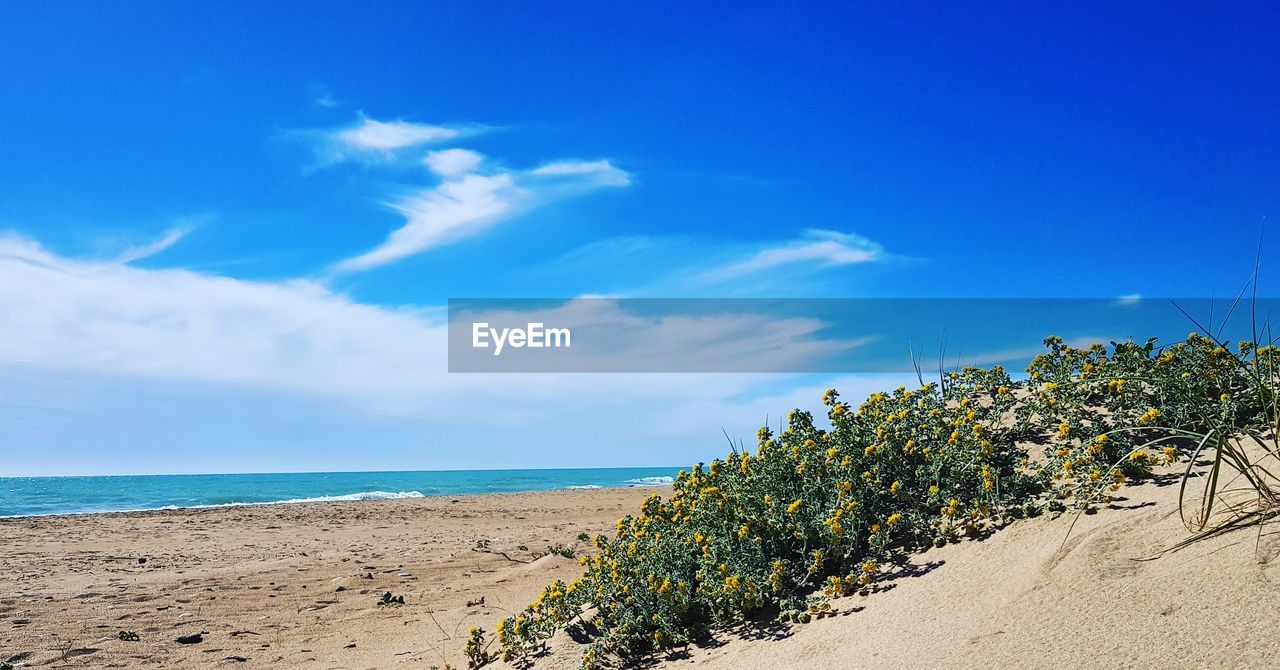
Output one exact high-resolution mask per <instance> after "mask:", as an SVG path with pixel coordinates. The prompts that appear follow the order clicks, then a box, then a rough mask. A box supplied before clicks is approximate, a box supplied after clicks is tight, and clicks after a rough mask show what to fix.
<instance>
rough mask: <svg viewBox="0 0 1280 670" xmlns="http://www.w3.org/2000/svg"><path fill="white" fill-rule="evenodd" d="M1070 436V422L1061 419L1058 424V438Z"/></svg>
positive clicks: (1063, 438)
mask: <svg viewBox="0 0 1280 670" xmlns="http://www.w3.org/2000/svg"><path fill="white" fill-rule="evenodd" d="M1070 436H1071V424H1069V423H1067V422H1066V421H1063V422H1062V423H1060V424H1058V439H1059V440H1065V439H1067V438H1068V437H1070Z"/></svg>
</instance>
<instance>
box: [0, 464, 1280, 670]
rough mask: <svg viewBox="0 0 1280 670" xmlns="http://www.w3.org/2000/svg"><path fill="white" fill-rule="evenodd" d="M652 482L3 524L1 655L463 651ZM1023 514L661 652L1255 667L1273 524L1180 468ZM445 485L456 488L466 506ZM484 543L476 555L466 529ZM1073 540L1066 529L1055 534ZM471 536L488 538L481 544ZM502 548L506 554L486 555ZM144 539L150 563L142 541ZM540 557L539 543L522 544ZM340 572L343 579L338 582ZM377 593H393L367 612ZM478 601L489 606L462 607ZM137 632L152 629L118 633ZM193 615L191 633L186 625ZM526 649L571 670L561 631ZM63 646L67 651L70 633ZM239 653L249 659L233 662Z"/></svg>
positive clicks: (686, 662) (702, 663) (562, 573)
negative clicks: (1240, 518) (788, 615)
mask: <svg viewBox="0 0 1280 670" xmlns="http://www.w3.org/2000/svg"><path fill="white" fill-rule="evenodd" d="M653 491H654V490H653V489H601V490H587V491H556V492H546V493H528V494H511V495H491V496H465V497H459V498H454V499H450V498H432V499H414V500H393V501H379V502H355V503H315V504H297V505H276V506H261V507H237V508H220V509H207V510H186V511H169V512H145V513H130V514H113V515H95V516H82V517H57V518H35V519H16V520H13V519H11V520H3V521H0V594H2V595H0V640H3V644H2V646H0V659H2V658H5V657H8V656H13V655H18V656H19V657H20V658H19V660H20V661H21V662H23V663H27V664H31V665H33V666H48V667H143V668H149V667H170V668H185V667H292V668H394V667H410V668H429V667H431V666H432V665H433V664H443V663H444V662H445V661H448V662H450V663H452V664H453V665H454V666H455V667H463V668H465V667H466V664H465V660H464V659H463V658H462V657H461V653H460V651H461V647H462V645H463V643H464V638H465V636H466V632H467V629H468V628H469V627H471V626H474V625H478V626H484V627H485V628H487V629H489V630H492V629H493V624H494V623H495V622H496V621H497V620H498V619H499V618H501V617H502V616H504V615H505V614H506V612H507V611H514V610H517V609H519V608H520V607H522V606H523V605H525V604H527V603H528V602H529V601H530V600H531V599H533V598H534V597H536V595H537V594H538V592H539V591H540V590H541V588H542V586H544V585H545V584H546V583H547V582H548V581H550V580H552V579H555V578H557V577H559V578H572V577H573V576H576V574H577V573H578V570H579V568H578V566H577V565H576V563H575V562H574V561H572V560H570V559H567V558H562V557H559V556H548V557H543V558H540V559H537V560H532V556H531V553H530V552H529V551H527V550H521V549H518V548H517V547H519V546H520V545H525V546H527V547H528V548H529V549H530V550H534V551H545V550H546V547H547V545H554V544H564V545H566V546H571V547H575V548H576V549H578V550H590V545H589V543H584V542H578V541H577V540H576V538H577V536H578V534H579V533H584V532H585V533H587V534H589V535H593V534H595V533H597V532H609V531H611V529H612V526H613V522H614V520H615V519H616V518H617V517H618V516H620V515H622V514H625V513H628V512H631V511H633V510H634V509H636V507H637V506H638V504H639V502H640V501H641V499H642V498H643V497H644V496H646V495H648V494H650V493H652V492H653ZM1122 496H1123V499H1121V500H1118V501H1117V502H1116V503H1115V504H1114V505H1113V506H1112V507H1111V508H1104V509H1102V510H1101V511H1100V512H1099V513H1097V514H1093V515H1085V516H1080V517H1078V519H1077V520H1076V523H1075V528H1074V529H1073V530H1072V532H1071V534H1070V536H1068V534H1067V532H1068V528H1069V527H1070V526H1071V524H1072V521H1073V519H1076V517H1075V516H1074V515H1064V516H1059V517H1057V518H1052V517H1049V516H1045V517H1040V518H1036V519H1029V520H1023V521H1017V522H1014V523H1013V524H1012V525H1010V526H1009V527H1007V528H1005V529H1003V530H1000V531H998V532H995V533H994V534H992V535H991V536H990V537H987V538H985V539H982V540H966V541H962V542H960V543H957V544H952V545H948V546H946V547H942V548H937V549H931V550H929V551H927V552H924V553H922V554H918V555H916V556H914V557H912V558H911V560H910V561H909V562H908V563H906V564H905V565H902V566H897V567H894V568H893V569H892V571H891V574H890V577H889V579H888V580H886V581H885V582H883V583H881V584H880V585H879V586H878V587H877V589H876V592H874V593H870V594H868V595H855V596H851V597H846V598H840V599H837V600H835V601H833V604H834V606H835V610H836V611H837V612H838V614H837V615H836V616H833V617H830V618H825V619H819V620H816V621H814V622H812V623H810V624H807V625H802V626H794V627H790V628H786V627H782V626H777V625H770V624H759V625H754V626H748V627H745V628H743V629H741V630H736V631H729V632H723V633H720V634H717V636H716V637H715V639H713V640H711V641H708V642H707V643H705V644H703V645H700V646H696V647H692V648H690V649H688V650H685V651H681V652H678V653H675V654H671V655H665V656H661V657H658V658H653V659H647V661H646V664H651V663H656V664H657V665H659V666H660V667H699V668H717V669H718V668H724V669H726V670H727V669H730V668H732V669H734V670H744V669H745V670H754V669H762V670H763V669H765V668H878V669H884V668H1050V667H1053V668H1062V667H1070V668H1266V667H1276V663H1277V661H1276V659H1277V658H1280V632H1277V629H1276V622H1277V621H1280V595H1277V594H1280V569H1277V568H1276V567H1275V566H1276V563H1280V558H1277V556H1276V555H1277V553H1280V537H1278V535H1277V533H1275V532H1274V531H1268V532H1266V533H1265V534H1264V536H1263V537H1262V540H1261V547H1262V556H1263V557H1265V558H1269V559H1271V560H1272V562H1271V563H1266V564H1260V563H1259V562H1258V556H1257V555H1256V553H1255V545H1256V544H1257V542H1258V535H1257V533H1256V532H1241V533H1235V534H1232V535H1229V536H1226V537H1222V538H1217V539H1214V540H1210V541H1207V542H1204V543H1202V544H1198V545H1195V546H1192V547H1190V548H1188V549H1185V550H1183V551H1180V552H1176V553H1171V554H1165V555H1164V556H1162V557H1160V558H1157V559H1155V560H1139V559H1143V558H1148V557H1151V556H1153V555H1155V554H1157V553H1158V552H1159V551H1160V550H1161V549H1164V548H1167V547H1169V546H1171V545H1172V544H1174V543H1176V542H1177V541H1179V540H1181V539H1182V538H1184V537H1185V536H1186V531H1185V530H1184V529H1183V527H1182V525H1181V523H1180V522H1179V520H1178V519H1177V517H1176V515H1175V512H1176V499H1177V486H1176V485H1169V484H1168V483H1167V482H1166V484H1165V485H1163V486H1159V485H1156V484H1154V483H1146V484H1143V485H1139V486H1133V487H1129V488H1126V489H1125V490H1124V491H1123V492H1122ZM455 500H456V502H455ZM482 540H488V542H489V545H488V549H487V550H481V551H477V542H480V541H482ZM1064 541H1065V544H1064ZM481 549H483V548H481ZM499 551H501V552H506V553H507V554H508V556H509V558H506V557H503V556H502V555H499V554H498V553H496V552H499ZM141 558H145V559H146V563H140V562H139V559H141ZM530 561H531V562H530ZM339 589H342V590H339ZM386 591H391V592H393V593H395V594H397V595H400V594H402V595H404V596H405V601H406V604H405V605H404V606H402V607H379V606H378V605H377V604H376V602H377V599H378V596H379V595H381V594H382V593H384V592H386ZM481 596H483V597H484V598H485V603H484V605H468V604H467V603H468V601H472V600H475V599H478V598H480V597H481ZM122 630H124V631H135V632H137V633H138V635H139V636H140V638H141V640H140V641H137V642H126V641H121V640H119V639H117V638H116V634H117V633H118V632H119V631H122ZM194 633H203V641H202V642H200V643H197V644H188V645H183V644H179V643H177V642H175V639H176V638H177V637H178V636H182V635H190V634H194ZM551 649H552V653H550V654H549V655H547V656H544V657H541V658H538V659H535V663H536V666H535V667H539V668H542V667H547V668H566V669H567V668H574V667H576V666H577V662H578V654H579V653H580V650H581V648H580V647H579V646H578V645H577V643H575V642H573V641H572V640H570V639H569V638H568V636H567V635H564V634H561V635H559V636H558V637H557V638H554V639H553V640H552V643H551ZM64 651H65V652H66V660H65V661H64V660H63V652H64ZM238 659H246V660H243V661H241V660H238Z"/></svg>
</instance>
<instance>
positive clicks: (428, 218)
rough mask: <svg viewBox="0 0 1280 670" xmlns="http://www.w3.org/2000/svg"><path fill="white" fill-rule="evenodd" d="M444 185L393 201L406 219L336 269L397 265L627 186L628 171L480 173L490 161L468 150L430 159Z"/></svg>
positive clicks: (569, 167)
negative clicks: (544, 209)
mask: <svg viewBox="0 0 1280 670" xmlns="http://www.w3.org/2000/svg"><path fill="white" fill-rule="evenodd" d="M425 161H426V164H427V165H428V167H430V168H431V169H432V170H433V171H434V172H436V173H437V174H439V175H440V176H442V177H443V178H444V181H442V182H441V183H440V184H438V185H436V186H433V187H430V188H426V189H422V190H420V191H418V192H417V193H414V194H412V195H409V196H407V197H404V198H401V199H400V200H397V201H394V202H392V203H390V206H391V207H392V208H393V209H395V210H396V211H397V212H399V213H400V214H402V215H403V216H404V218H405V223H404V225H403V226H401V227H400V228H398V229H396V230H395V231H392V233H391V234H390V235H388V236H387V239H386V240H385V241H384V242H383V243H382V244H380V245H378V246H377V247H375V248H373V249H371V250H370V251H367V252H365V253H363V254H360V255H358V256H355V257H352V258H348V259H346V260H343V261H340V262H338V263H337V264H335V265H334V266H333V270H334V271H336V272H358V271H362V270H368V269H371V268H375V267H379V266H382V265H386V264H388V263H392V262H395V261H398V260H401V259H404V258H407V257H409V256H412V255H415V254H418V253H421V252H423V251H426V250H428V249H432V248H435V247H438V246H441V245H444V244H448V243H450V242H454V241H457V240H459V239H462V238H464V237H468V236H471V235H475V234H477V233H479V232H481V231H483V230H484V229H486V228H488V227H490V226H492V225H494V224H495V223H498V222H500V221H503V220H506V219H509V218H512V217H514V216H517V215H519V214H523V213H525V212H527V211H529V210H531V209H534V208H536V207H540V206H543V205H546V204H548V203H550V202H554V201H555V200H558V199H560V198H564V197H569V196H573V195H577V194H580V193H584V192H587V191H591V190H595V189H598V188H606V187H616V186H625V185H627V184H628V183H629V179H628V175H627V173H626V172H623V171H622V170H619V169H618V168H616V167H614V166H613V165H611V164H610V163H609V162H608V161H596V162H591V163H549V164H546V165H543V166H541V167H538V168H535V169H532V170H525V171H519V170H499V171H495V172H492V173H481V172H475V171H474V170H477V169H479V168H480V167H481V166H482V164H483V163H484V157H483V156H482V155H480V154H478V153H475V152H473V151H468V150H465V149H450V150H447V151H439V152H433V153H431V154H429V155H428V156H427V158H426V159H425Z"/></svg>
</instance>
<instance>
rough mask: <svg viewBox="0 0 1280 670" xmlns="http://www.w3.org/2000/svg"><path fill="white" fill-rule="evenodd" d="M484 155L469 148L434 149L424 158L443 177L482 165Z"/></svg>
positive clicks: (468, 170)
mask: <svg viewBox="0 0 1280 670" xmlns="http://www.w3.org/2000/svg"><path fill="white" fill-rule="evenodd" d="M483 161H484V156H482V155H480V154H478V153H476V152H474V151H471V150H469V149H442V150H440V151H432V152H431V153H429V154H427V157H426V158H425V159H423V162H424V163H425V164H426V166H427V167H428V168H430V170H431V171H432V172H434V173H436V174H438V175H440V176H441V177H457V176H459V175H463V174H466V173H468V172H472V171H474V170H475V169H476V168H478V167H480V163H482V162H483Z"/></svg>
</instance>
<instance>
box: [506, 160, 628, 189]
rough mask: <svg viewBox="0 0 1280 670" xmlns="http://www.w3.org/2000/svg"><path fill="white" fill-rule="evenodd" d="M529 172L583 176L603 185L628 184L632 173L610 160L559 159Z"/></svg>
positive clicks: (542, 175)
mask: <svg viewBox="0 0 1280 670" xmlns="http://www.w3.org/2000/svg"><path fill="white" fill-rule="evenodd" d="M529 174H531V175H534V176H538V177H581V178H584V179H585V181H587V182H589V183H593V184H599V185H601V186H626V185H628V184H630V183H631V175H629V174H627V173H626V172H624V171H622V170H619V169H618V168H616V167H614V166H613V164H612V163H610V162H609V161H605V160H601V161H558V162H555V163H547V164H546V165H543V166H541V167H537V168H534V169H533V170H530V171H529Z"/></svg>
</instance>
